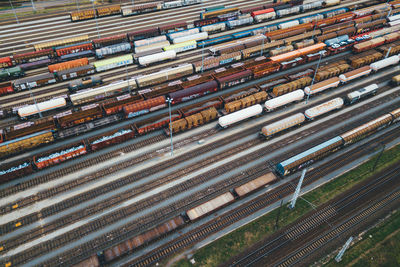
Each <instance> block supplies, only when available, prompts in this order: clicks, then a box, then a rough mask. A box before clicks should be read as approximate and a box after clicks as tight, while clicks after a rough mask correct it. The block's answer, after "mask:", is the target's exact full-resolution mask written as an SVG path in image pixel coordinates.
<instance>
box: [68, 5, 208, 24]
mask: <svg viewBox="0 0 400 267" xmlns="http://www.w3.org/2000/svg"><path fill="white" fill-rule="evenodd" d="M200 3H201V0H176V1H169V2H164V1H158V2H152V3H144V4H138V5H133V6H125V7H121V5H114V6H107V7H100V8H96V9H88V10H81V11H73V12H70V18H71V21H72V22H75V21H82V20H87V19H94V18H96V17H97V18H99V17H105V16H111V15H118V14H121V15H122V16H132V15H138V14H143V13H148V12H154V11H159V10H166V9H170V8H176V7H183V6H189V5H194V4H200Z"/></svg>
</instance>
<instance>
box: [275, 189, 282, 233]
mask: <svg viewBox="0 0 400 267" xmlns="http://www.w3.org/2000/svg"><path fill="white" fill-rule="evenodd" d="M279 198H281V195H279ZM282 205H283V199H282V198H281V205H280V206H279V209H278V213H277V214H276V220H275V230H278V228H279V217H280V216H281V209H282Z"/></svg>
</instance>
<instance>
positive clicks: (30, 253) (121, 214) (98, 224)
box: [7, 151, 265, 263]
mask: <svg viewBox="0 0 400 267" xmlns="http://www.w3.org/2000/svg"><path fill="white" fill-rule="evenodd" d="M258 153H259V154H261V152H260V151H259V152H258ZM264 153H265V152H264ZM258 156H260V155H258ZM247 159H248V158H247ZM238 166H240V165H239V164H238V162H235V165H232V164H226V165H224V166H223V170H222V173H223V172H224V171H225V172H226V171H228V170H231V169H233V168H235V167H238ZM220 171H221V169H219V172H220ZM217 174H218V173H217ZM219 174H221V173H219ZM213 175H214V171H213V172H212V173H210V172H209V173H207V175H202V176H201V179H200V180H198V179H196V181H190V183H192V185H194V186H195V185H197V184H201V183H203V182H205V181H207V180H209V179H210V176H211V177H212V176H213ZM187 188H189V187H188V185H185V186H183V188H179V187H175V188H173V189H172V190H171V191H169V192H167V193H170V194H171V195H175V194H176V193H177V192H180V191H181V190H185V189H187ZM167 193H166V192H163V194H162V195H163V196H162V197H164V195H165V194H167ZM194 199H197V198H194ZM156 200H158V201H161V200H162V199H161V200H160V199H159V196H157V198H156ZM189 200H190V201H193V197H191V198H190V199H189ZM149 204H150V203H149V202H148V201H142V202H140V203H137V204H135V205H133V206H131V207H126V208H124V209H123V210H119V211H118V212H115V213H113V214H112V215H107V216H106V218H103V219H100V220H96V221H95V222H93V224H92V226H84V227H80V229H76V230H74V231H71V232H68V234H67V237H57V238H56V239H55V240H52V241H49V242H46V245H45V247H47V250H49V249H50V248H57V247H58V246H61V245H62V244H63V243H65V242H66V240H69V241H72V240H74V237H75V239H76V238H77V237H83V236H85V235H87V234H88V233H89V232H93V231H95V229H99V228H102V227H104V226H105V225H106V224H109V223H111V222H113V221H118V220H120V219H122V218H125V217H126V216H129V215H130V212H131V211H134V210H136V209H140V208H146V207H148V205H149ZM151 205H154V203H152V204H151ZM176 205H177V204H176V203H175V206H174V208H172V209H173V210H175V209H177V207H176ZM167 211H168V209H167ZM162 213H165V209H163V210H162ZM150 217H151V218H154V217H155V216H150ZM156 218H166V217H165V214H160V215H159V216H157V217H156ZM143 224H145V223H142V224H141V225H143ZM127 228H128V229H132V227H131V226H124V227H123V230H122V231H125V230H126V229H127ZM85 229H86V230H85ZM89 229H90V230H89ZM120 231H121V229H120ZM107 236H108V235H106V237H107ZM112 236H115V234H112ZM106 237H104V238H106ZM60 242H61V243H60ZM7 243H8V242H7ZM94 243H95V244H98V243H99V242H98V241H94ZM41 247H43V246H41ZM40 253H43V252H40V249H38V248H36V249H34V248H32V249H29V250H26V251H25V252H24V255H19V256H18V257H16V258H15V257H14V256H13V257H12V258H13V260H12V262H14V263H15V262H17V263H22V262H24V261H26V260H28V259H29V258H30V257H35V256H38V255H40ZM14 258H15V259H14Z"/></svg>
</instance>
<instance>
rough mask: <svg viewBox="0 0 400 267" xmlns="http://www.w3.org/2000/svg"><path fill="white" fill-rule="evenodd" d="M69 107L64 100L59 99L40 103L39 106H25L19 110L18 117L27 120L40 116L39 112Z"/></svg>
mask: <svg viewBox="0 0 400 267" xmlns="http://www.w3.org/2000/svg"><path fill="white" fill-rule="evenodd" d="M66 105H67V102H66V101H65V99H64V98H62V97H59V98H55V99H52V100H48V101H44V102H40V103H37V104H33V105H29V106H25V107H22V108H19V109H18V116H20V117H21V118H27V117H30V116H33V115H36V114H38V113H39V112H45V111H49V110H52V109H57V108H62V107H65V106H66Z"/></svg>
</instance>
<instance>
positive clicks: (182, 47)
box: [163, 40, 197, 53]
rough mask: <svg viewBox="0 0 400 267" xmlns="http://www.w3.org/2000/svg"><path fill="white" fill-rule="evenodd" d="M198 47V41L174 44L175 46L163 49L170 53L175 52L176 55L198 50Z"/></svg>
mask: <svg viewBox="0 0 400 267" xmlns="http://www.w3.org/2000/svg"><path fill="white" fill-rule="evenodd" d="M196 47H197V42H196V41H193V40H192V41H187V42H183V43H179V44H174V45H168V46H166V47H163V50H164V51H169V50H174V51H175V52H176V53H180V52H184V51H188V50H192V49H196Z"/></svg>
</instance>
